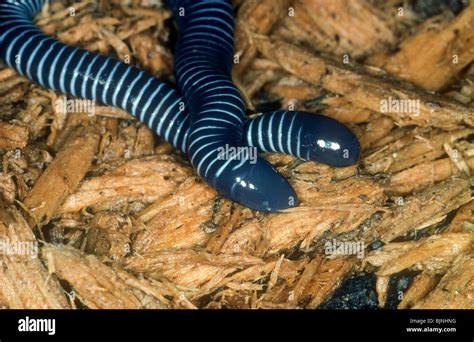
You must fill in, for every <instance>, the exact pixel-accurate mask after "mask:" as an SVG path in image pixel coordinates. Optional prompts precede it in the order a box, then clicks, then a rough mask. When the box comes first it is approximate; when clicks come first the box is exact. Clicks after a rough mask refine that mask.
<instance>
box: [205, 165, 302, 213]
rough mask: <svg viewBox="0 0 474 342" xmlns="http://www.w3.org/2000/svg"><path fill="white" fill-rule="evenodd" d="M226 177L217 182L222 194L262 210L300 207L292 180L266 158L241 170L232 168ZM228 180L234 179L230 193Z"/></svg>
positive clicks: (215, 184) (251, 207)
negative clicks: (227, 190)
mask: <svg viewBox="0 0 474 342" xmlns="http://www.w3.org/2000/svg"><path fill="white" fill-rule="evenodd" d="M225 177H229V178H231V179H228V180H225V181H224V179H222V178H221V177H219V178H220V179H217V180H216V182H215V183H214V186H215V188H216V189H217V190H218V191H219V192H220V193H221V195H223V196H225V197H228V198H231V199H232V200H233V201H236V202H238V203H240V204H242V205H245V206H247V207H249V208H250V209H253V210H258V211H278V210H283V209H287V208H292V207H296V206H297V205H298V204H299V202H298V197H297V196H296V193H295V191H294V190H293V188H292V187H291V185H290V184H289V183H288V181H287V180H286V179H285V178H284V177H283V176H282V175H280V174H279V173H278V172H277V171H276V170H275V169H274V168H273V166H272V165H271V164H270V163H269V162H267V161H266V160H264V159H262V158H258V159H257V161H256V163H254V164H251V163H246V164H245V165H244V166H243V167H241V168H239V169H237V170H229V172H227V173H226V175H225ZM228 182H232V187H231V189H230V193H228V194H226V193H225V192H224V191H225V189H229V187H228V185H226V184H228ZM221 190H222V191H221Z"/></svg>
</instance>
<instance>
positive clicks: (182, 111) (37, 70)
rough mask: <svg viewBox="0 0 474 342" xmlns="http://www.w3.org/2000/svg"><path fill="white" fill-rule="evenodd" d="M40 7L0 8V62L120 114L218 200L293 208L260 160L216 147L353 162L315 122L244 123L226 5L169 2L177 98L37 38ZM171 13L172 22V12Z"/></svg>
mask: <svg viewBox="0 0 474 342" xmlns="http://www.w3.org/2000/svg"><path fill="white" fill-rule="evenodd" d="M43 2H44V1H43V0H2V1H0V11H1V18H2V21H1V23H0V45H1V46H0V47H1V49H0V53H1V58H2V59H3V60H4V61H5V62H6V63H7V64H8V65H10V66H11V67H13V68H14V69H16V70H17V71H18V72H19V73H20V74H21V75H24V76H26V77H27V78H29V79H31V80H33V81H35V82H37V83H38V84H40V85H41V86H43V87H46V88H50V89H54V90H57V91H60V92H62V93H66V94H70V95H73V96H77V97H80V98H85V99H90V100H95V101H99V102H101V103H104V104H107V105H111V106H116V107H120V108H122V109H124V110H126V111H128V112H130V113H131V114H132V115H134V116H135V117H137V118H138V119H139V120H140V121H142V122H143V123H145V124H146V125H147V126H148V127H150V128H151V129H152V130H153V131H155V132H156V133H157V134H158V135H159V136H161V137H162V138H164V139H165V140H166V141H168V142H169V143H170V144H172V145H173V146H174V147H176V148H178V149H180V150H181V151H183V152H184V153H187V154H188V155H189V157H190V159H191V162H192V164H193V166H194V167H195V169H196V171H197V172H198V173H199V175H201V176H202V177H203V178H204V179H205V180H206V181H207V182H208V183H209V184H210V185H211V186H213V187H215V188H216V189H217V190H218V192H219V193H221V195H224V196H225V197H228V198H230V199H232V200H235V201H237V202H239V203H242V204H244V205H246V206H249V207H250V208H252V209H257V210H264V211H273V210H279V209H283V208H288V207H292V206H295V205H297V203H298V202H297V199H296V194H295V193H294V191H293V189H292V188H291V186H290V185H289V184H288V183H287V182H286V180H285V179H284V178H283V177H282V176H281V175H280V174H278V173H277V172H276V171H275V170H274V169H273V167H272V166H271V165H270V164H269V163H268V162H266V161H265V160H264V159H263V158H261V157H257V158H255V159H252V160H249V158H244V157H242V155H241V154H240V155H239V154H237V155H234V156H233V157H231V158H225V156H224V158H221V157H220V156H219V155H218V154H216V152H218V151H221V150H222V148H225V147H226V146H231V147H232V146H233V147H244V148H245V147H247V148H250V147H255V148H258V150H259V151H275V152H284V153H289V154H292V155H295V156H298V157H301V158H304V159H308V160H315V161H319V162H323V163H327V164H329V165H333V166H347V165H351V164H353V163H354V162H355V161H356V160H357V158H358V156H359V143H358V141H357V138H356V137H355V136H354V134H353V133H352V132H351V131H350V130H349V129H348V128H347V127H346V126H344V125H342V124H340V123H339V122H337V121H336V120H333V119H331V118H328V117H325V116H322V115H317V114H312V113H304V112H294V111H274V112H269V113H265V114H263V115H261V116H258V117H256V118H253V119H246V118H244V115H243V114H244V107H243V102H242V100H241V98H240V94H239V92H238V90H237V88H236V87H235V86H234V85H233V84H232V81H231V79H230V70H231V67H232V63H231V60H232V54H233V18H232V8H231V7H230V4H229V3H228V2H227V1H192V2H187V1H184V2H177V1H174V2H173V1H170V2H171V4H170V5H171V6H172V7H173V8H174V10H175V14H177V15H178V16H176V15H175V17H176V18H177V21H178V28H179V32H180V40H179V42H178V46H177V58H176V65H175V72H176V75H177V82H178V87H179V88H180V89H181V90H182V93H183V94H184V97H181V96H180V95H179V93H178V92H177V91H176V90H175V89H174V88H173V87H172V86H170V85H168V84H167V83H165V82H163V81H161V80H158V79H156V78H154V77H153V76H151V75H149V74H148V73H146V72H144V71H141V70H139V69H138V68H135V67H133V66H130V65H128V64H126V63H123V62H121V61H118V60H115V59H113V58H109V57H105V56H101V55H99V54H95V53H91V52H88V51H85V50H81V49H78V48H75V47H72V46H68V45H65V44H63V43H60V42H58V41H57V40H55V39H54V38H52V37H50V36H48V35H46V34H44V33H43V32H41V30H39V29H38V28H37V26H36V25H35V24H34V22H33V18H34V16H35V15H36V13H37V12H38V11H39V10H40V9H41V7H42V6H43ZM190 3H195V4H197V5H195V6H194V7H189V6H193V5H190ZM180 7H182V8H184V16H182V17H180V16H179V13H177V12H176V11H177V10H179V8H180ZM186 10H187V11H186ZM186 12H188V13H186ZM209 136H210V137H209ZM219 147H220V148H219ZM241 151H242V150H241ZM247 155H249V154H247ZM240 157H242V158H240ZM253 161H255V162H253ZM206 171H207V172H206Z"/></svg>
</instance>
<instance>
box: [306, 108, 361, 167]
mask: <svg viewBox="0 0 474 342" xmlns="http://www.w3.org/2000/svg"><path fill="white" fill-rule="evenodd" d="M299 114H301V121H300V124H301V140H300V144H301V158H305V159H308V160H314V161H318V162H320V163H324V164H328V165H330V166H336V167H343V166H349V165H353V164H355V163H356V162H357V160H358V158H359V155H360V144H359V140H358V139H357V137H356V136H355V134H354V133H353V132H352V131H351V130H350V129H349V128H348V127H346V126H345V125H343V124H342V123H340V122H338V121H336V120H334V119H332V118H329V117H327V116H323V115H319V114H311V113H299Z"/></svg>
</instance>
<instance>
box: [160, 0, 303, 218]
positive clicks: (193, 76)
mask: <svg viewBox="0 0 474 342" xmlns="http://www.w3.org/2000/svg"><path fill="white" fill-rule="evenodd" d="M168 4H169V5H170V6H171V7H172V9H173V12H174V15H175V19H176V21H177V24H178V31H179V39H178V42H177V45H176V52H175V73H176V80H177V85H178V88H179V90H180V91H181V92H182V93H183V95H184V102H185V103H186V106H187V108H188V111H189V113H190V115H191V125H190V130H189V137H188V155H189V157H190V160H191V163H192V165H193V166H194V168H195V169H196V171H197V172H198V174H199V175H200V176H201V177H202V178H203V179H204V180H205V181H206V182H207V183H208V184H210V185H211V186H213V187H214V188H215V189H217V191H218V192H219V193H220V194H221V195H223V196H225V197H228V198H232V199H233V200H234V201H236V202H239V203H241V204H243V205H245V206H248V207H250V208H252V209H255V210H260V211H274V210H280V209H286V208H290V207H293V206H295V205H297V204H298V200H297V197H296V193H295V192H294V190H293V188H292V187H291V186H290V184H289V183H288V182H287V180H286V179H285V178H284V177H283V176H282V175H280V174H279V173H278V172H277V171H276V170H275V169H274V168H273V166H272V165H271V164H270V163H269V162H268V161H266V160H265V159H263V158H261V157H260V156H255V158H254V159H250V158H242V156H241V158H235V159H232V158H230V156H227V157H226V156H224V158H219V151H220V150H219V149H220V148H224V147H225V146H228V147H233V148H242V147H244V146H245V145H243V129H244V121H245V119H244V113H245V107H244V101H243V100H242V98H241V96H240V92H239V90H238V89H237V87H236V86H235V85H234V84H233V83H232V79H231V69H232V60H233V57H234V54H233V53H234V19H233V13H232V12H233V9H232V5H231V3H230V1H225V0H209V1H201V0H196V1H187V0H184V1H183V0H182V1H180V0H177V1H169V2H168ZM247 148H249V147H248V146H247Z"/></svg>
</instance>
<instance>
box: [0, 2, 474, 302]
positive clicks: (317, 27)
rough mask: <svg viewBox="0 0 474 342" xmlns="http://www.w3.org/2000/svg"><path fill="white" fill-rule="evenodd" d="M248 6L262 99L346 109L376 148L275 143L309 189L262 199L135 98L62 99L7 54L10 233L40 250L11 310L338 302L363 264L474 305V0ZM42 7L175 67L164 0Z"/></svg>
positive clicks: (157, 65) (242, 78)
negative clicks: (149, 120) (274, 205)
mask: <svg viewBox="0 0 474 342" xmlns="http://www.w3.org/2000/svg"><path fill="white" fill-rule="evenodd" d="M233 3H234V6H235V7H236V49H235V54H236V56H235V60H234V62H235V65H234V67H233V77H234V81H235V82H236V84H237V85H238V86H239V88H240V89H241V91H242V94H243V96H244V98H245V100H246V101H247V106H248V108H250V109H251V110H254V111H255V112H265V111H267V110H277V109H287V110H302V111H312V112H321V113H323V114H325V115H327V116H330V117H333V118H336V119H337V120H339V121H341V122H344V123H345V124H347V125H348V126H349V127H350V128H351V129H352V130H353V131H354V132H355V134H356V135H357V136H358V137H359V139H360V142H361V147H362V154H361V158H360V161H359V163H358V164H357V165H353V166H350V167H345V168H332V167H329V166H326V165H322V164H319V163H315V162H306V161H303V160H300V159H298V158H295V157H293V156H288V155H283V154H278V153H266V154H265V155H264V156H265V158H266V159H268V160H269V161H270V162H271V163H272V164H273V165H275V166H276V168H277V169H278V171H279V172H281V173H282V174H283V175H284V176H285V177H287V178H288V180H289V182H290V183H291V185H292V186H293V187H294V189H295V190H296V192H297V194H298V197H299V199H300V201H301V205H300V206H299V207H297V208H292V209H290V210H285V211H283V212H281V213H270V214H265V213H259V212H253V211H251V210H249V209H248V208H244V207H241V206H239V205H238V204H236V203H232V202H231V201H229V200H227V199H224V198H221V197H220V196H218V195H217V194H216V192H215V191H214V190H213V189H211V188H210V187H209V186H208V185H206V184H205V183H204V182H203V181H202V180H200V179H198V178H197V176H196V175H195V173H194V171H193V170H192V167H191V165H190V164H189V162H188V161H187V160H186V157H185V156H184V155H183V154H181V153H179V152H177V151H176V150H174V149H173V147H172V146H171V145H169V144H167V143H165V142H163V141H162V140H161V139H160V138H158V137H156V136H155V135H154V134H153V132H152V131H151V130H150V129H148V128H147V127H145V126H144V125H143V124H141V123H139V122H138V121H137V120H136V119H135V118H133V117H132V116H131V115H130V114H129V113H127V112H126V111H123V110H120V109H118V108H113V107H109V106H104V105H103V104H100V103H97V104H95V107H94V109H95V110H94V115H91V114H90V113H88V112H87V111H86V110H77V111H73V112H72V111H69V112H67V113H63V112H61V111H59V110H58V109H57V107H56V103H57V101H58V100H61V99H63V95H62V94H60V93H59V92H55V91H52V90H46V89H43V88H41V87H40V86H38V85H36V84H34V83H32V82H29V81H28V80H27V79H26V78H24V77H22V76H21V75H19V74H17V73H16V72H15V71H14V70H12V69H11V68H8V67H6V65H5V64H4V63H0V81H1V82H0V160H1V163H0V202H1V205H0V243H2V242H3V241H9V242H25V243H28V244H31V245H32V246H35V248H36V250H37V252H38V253H39V257H34V258H32V257H30V256H26V255H17V254H11V255H10V254H6V253H5V252H4V251H3V252H2V251H0V273H1V274H0V307H2V308H109V309H111V308H114V309H121V308H124V309H129V308H130V309H131V308H134V309H138V308H187V309H194V308H248V309H258V308H292V309H295V308H308V309H309V308H320V307H325V305H328V304H327V303H329V302H330V301H331V300H332V299H334V298H335V296H337V295H338V294H337V293H338V291H339V290H340V289H343V288H344V286H345V283H346V280H347V279H350V278H352V277H353V276H357V275H359V274H365V275H368V276H371V277H374V278H376V280H375V281H374V284H373V291H375V292H376V294H375V292H374V298H375V301H377V300H378V303H376V305H378V306H379V307H387V306H388V305H392V306H393V304H391V298H392V297H393V294H391V291H393V289H392V286H391V283H392V280H393V279H394V278H396V277H397V276H398V275H400V274H409V275H410V277H411V282H410V284H409V286H408V288H407V290H406V291H405V292H404V293H403V295H402V296H401V297H400V298H399V302H398V303H396V304H395V306H393V307H396V306H398V308H462V309H468V308H471V309H472V308H474V303H473V288H472V285H473V281H472V279H473V278H474V275H473V272H474V264H473V254H472V250H473V248H474V235H473V234H474V220H473V205H474V204H473V203H474V202H473V201H472V190H471V183H472V168H473V167H474V148H473V146H474V145H473V142H472V136H473V134H474V129H473V126H474V107H473V105H474V63H473V58H472V57H473V56H474V52H473V50H472V49H473V44H474V39H473V36H472V33H473V32H474V30H473V29H472V24H473V19H472V18H473V15H474V4H473V3H472V0H471V1H470V3H469V4H467V3H466V6H465V8H464V9H463V10H462V11H460V13H458V12H457V11H456V12H453V11H449V9H447V8H445V7H444V8H441V9H439V11H434V9H430V10H432V11H434V12H433V13H432V14H427V13H425V12H426V10H421V9H419V8H417V7H416V6H411V5H410V6H406V4H405V6H404V7H403V8H402V9H403V11H404V12H403V13H404V14H403V15H402V16H400V15H399V11H400V2H399V1H396V0H389V1H383V2H380V1H373V0H354V1H352V0H351V1H349V0H335V1H329V0H285V1H277V2H275V1H270V0H264V1H254V0H240V1H234V2H233ZM71 11H74V15H71ZM315 13H317V15H316V14H315ZM430 13H431V12H430ZM37 23H38V25H39V26H40V28H41V29H42V30H43V31H44V32H45V33H47V34H50V35H54V36H55V37H56V38H58V39H59V40H61V41H63V42H65V43H67V44H70V45H73V46H76V47H81V48H83V49H87V50H89V51H93V52H97V53H100V54H103V55H107V56H110V57H112V58H116V59H122V60H123V61H125V62H126V63H129V64H131V65H134V66H136V67H139V68H140V69H143V70H146V71H148V72H149V73H151V74H152V75H154V76H156V77H160V78H163V79H165V80H167V81H170V82H171V83H173V82H174V79H173V70H172V69H173V53H172V51H173V48H174V47H173V44H174V40H175V31H174V28H173V24H172V20H171V12H170V11H169V9H167V8H166V7H163V5H162V4H161V2H160V1H149V0H133V1H116V0H110V1H98V0H85V1H74V0H69V1H66V2H57V1H56V2H50V3H47V4H46V5H45V6H44V8H43V10H42V12H41V14H40V15H39V16H38V18H37ZM453 58H456V59H457V63H454V59H453ZM404 101H405V102H407V103H408V102H409V101H413V102H410V103H411V104H413V106H412V107H409V108H403V107H401V105H400V106H399V107H396V106H395V107H394V106H393V105H394V103H395V104H400V103H403V102H404ZM389 104H391V105H389ZM387 105H388V107H387ZM404 109H407V110H404ZM0 246H3V245H0ZM338 246H339V247H340V249H338V248H339V247H338ZM351 248H352V249H351ZM366 300H369V298H367V299H366ZM349 304H350V303H349ZM349 304H348V305H349ZM351 305H354V304H351Z"/></svg>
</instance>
